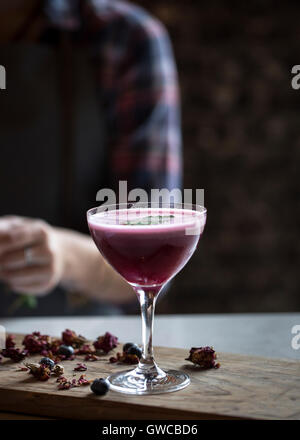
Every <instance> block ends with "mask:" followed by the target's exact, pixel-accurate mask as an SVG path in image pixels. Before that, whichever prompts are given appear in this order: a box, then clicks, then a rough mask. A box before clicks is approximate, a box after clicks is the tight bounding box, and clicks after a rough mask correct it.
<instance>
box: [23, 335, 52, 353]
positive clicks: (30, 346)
mask: <svg viewBox="0 0 300 440" xmlns="http://www.w3.org/2000/svg"><path fill="white" fill-rule="evenodd" d="M22 343H23V345H24V346H25V348H26V349H27V350H28V353H29V354H35V353H41V352H42V351H44V350H49V347H50V336H48V335H41V334H40V332H33V333H32V334H29V335H26V336H25V337H24V339H23V342H22Z"/></svg>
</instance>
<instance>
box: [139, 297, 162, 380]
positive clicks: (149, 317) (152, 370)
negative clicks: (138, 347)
mask: <svg viewBox="0 0 300 440" xmlns="http://www.w3.org/2000/svg"><path fill="white" fill-rule="evenodd" d="M136 293H137V294H138V297H139V301H140V306H141V315H142V338H143V354H142V357H141V359H140V362H139V365H138V368H137V370H138V372H140V373H141V374H144V375H147V376H148V375H149V378H150V377H154V376H157V375H160V374H161V373H162V371H161V370H160V369H159V368H158V367H157V365H156V363H155V361H154V356H153V347H152V335H153V320H154V309H155V303H156V298H157V296H158V292H157V291H153V290H152V291H151V290H148V289H147V290H146V289H145V288H137V289H136Z"/></svg>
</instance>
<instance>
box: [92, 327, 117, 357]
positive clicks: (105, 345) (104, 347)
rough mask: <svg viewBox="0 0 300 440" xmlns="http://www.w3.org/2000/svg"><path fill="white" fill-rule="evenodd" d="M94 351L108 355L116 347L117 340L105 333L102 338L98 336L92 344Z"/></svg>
mask: <svg viewBox="0 0 300 440" xmlns="http://www.w3.org/2000/svg"><path fill="white" fill-rule="evenodd" d="M93 345H94V347H95V349H96V350H101V351H103V352H104V353H106V354H107V353H108V352H110V351H111V350H113V349H114V348H116V346H117V345H118V338H117V337H116V336H114V335H112V334H111V333H109V332H106V333H105V334H104V335H103V336H99V337H98V338H97V339H96V341H94V343H93Z"/></svg>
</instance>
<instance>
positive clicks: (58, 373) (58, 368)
mask: <svg viewBox="0 0 300 440" xmlns="http://www.w3.org/2000/svg"><path fill="white" fill-rule="evenodd" d="M53 374H55V376H61V375H62V374H64V367H63V366H62V365H59V364H56V365H55V366H54V368H53Z"/></svg>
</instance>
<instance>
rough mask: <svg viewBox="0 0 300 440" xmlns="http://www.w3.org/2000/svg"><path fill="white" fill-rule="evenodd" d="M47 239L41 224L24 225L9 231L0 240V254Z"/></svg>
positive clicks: (36, 222) (44, 228) (37, 222)
mask: <svg viewBox="0 0 300 440" xmlns="http://www.w3.org/2000/svg"><path fill="white" fill-rule="evenodd" d="M46 237H47V233H46V227H45V225H44V224H43V222H39V221H34V222H30V223H24V224H22V225H20V226H18V227H16V228H15V229H13V230H12V229H10V230H9V231H8V232H7V234H5V235H3V236H2V237H1V239H0V254H1V255H3V254H4V253H5V252H9V251H13V250H17V249H21V248H25V247H26V246H30V245H32V244H38V243H39V242H42V241H43V240H45V239H46Z"/></svg>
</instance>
